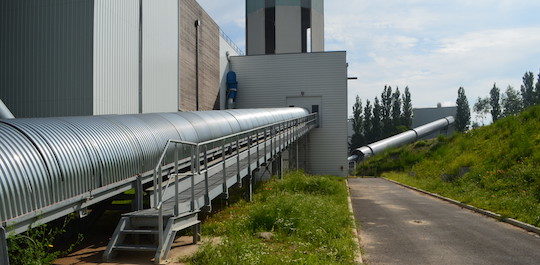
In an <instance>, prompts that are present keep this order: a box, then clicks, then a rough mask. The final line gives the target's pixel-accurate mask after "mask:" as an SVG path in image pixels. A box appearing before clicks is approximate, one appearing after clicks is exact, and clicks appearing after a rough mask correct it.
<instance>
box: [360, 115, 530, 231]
mask: <svg viewBox="0 0 540 265" xmlns="http://www.w3.org/2000/svg"><path fill="white" fill-rule="evenodd" d="M357 174H358V175H373V176H381V175H382V176H384V177H387V178H389V179H392V180H396V181H398V182H401V183H404V184H408V185H411V186H414V187H418V188H420V189H424V190H427V191H430V192H434V193H438V194H441V195H443V196H446V197H450V198H453V199H455V200H459V201H461V202H465V203H468V204H471V205H474V206H476V207H480V208H483V209H487V210H490V211H493V212H496V213H499V214H501V215H503V216H505V217H511V218H515V219H518V220H520V221H523V222H526V223H529V224H532V225H535V226H540V106H537V107H533V108H530V109H528V110H526V111H525V112H523V113H521V114H520V115H518V116H513V117H507V118H504V119H502V120H499V121H497V122H496V123H494V124H492V125H490V126H486V127H482V128H478V129H475V130H472V131H470V132H468V133H466V134H456V135H454V136H452V137H450V138H443V137H439V138H438V139H435V140H430V141H422V142H417V143H414V144H411V145H408V146H405V147H402V148H398V149H395V150H390V151H388V152H386V153H385V154H384V155H381V156H377V157H374V158H372V159H368V160H367V161H366V162H365V163H362V164H360V165H359V166H358V168H357Z"/></svg>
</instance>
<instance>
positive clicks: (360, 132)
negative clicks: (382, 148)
mask: <svg viewBox="0 0 540 265" xmlns="http://www.w3.org/2000/svg"><path fill="white" fill-rule="evenodd" d="M351 120H352V127H353V132H354V133H353V135H352V138H351V142H350V143H349V147H350V149H351V150H353V149H356V148H359V147H361V146H364V145H366V144H369V143H373V142H376V141H379V140H382V139H384V138H387V137H390V136H392V135H394V134H397V133H401V132H404V131H406V130H409V129H410V128H411V125H412V102H411V93H410V91H409V87H405V91H404V93H403V94H401V92H400V90H399V87H396V89H395V90H392V87H390V86H385V87H384V89H383V92H382V93H381V99H380V100H379V98H378V97H375V99H374V100H373V103H372V102H371V101H370V100H366V103H365V106H364V105H363V103H362V100H361V99H360V97H359V96H356V101H355V103H354V105H353V117H352V119H351Z"/></svg>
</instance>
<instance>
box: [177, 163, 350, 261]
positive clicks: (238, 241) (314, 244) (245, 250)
mask: <svg viewBox="0 0 540 265" xmlns="http://www.w3.org/2000/svg"><path fill="white" fill-rule="evenodd" d="M347 196H348V194H347V187H346V186H345V183H344V180H343V179H340V178H336V177H329V176H309V175H306V174H304V173H301V172H293V173H290V174H287V175H286V176H285V178H284V179H283V180H272V181H270V182H269V183H266V184H265V185H264V186H263V187H262V190H261V191H260V192H259V193H257V194H256V196H255V200H254V202H253V203H246V202H240V203H238V204H236V205H233V206H231V207H229V208H228V209H226V210H225V211H223V212H221V213H219V214H218V215H216V216H214V217H213V218H212V219H210V220H208V221H207V222H206V223H205V224H204V225H203V232H204V233H207V234H208V235H211V236H215V237H220V238H222V239H223V242H221V243H220V244H217V245H216V244H206V245H204V247H203V248H202V249H200V250H199V251H198V252H197V253H196V254H195V255H194V256H192V257H190V258H188V259H187V261H189V262H191V263H192V264H354V255H355V251H356V245H355V243H354V241H353V235H352V233H351V228H352V227H353V223H352V219H351V216H350V213H349V210H348V206H347ZM258 232H272V233H274V235H275V236H274V237H273V238H272V239H270V240H263V239H260V238H258V237H257V233H258Z"/></svg>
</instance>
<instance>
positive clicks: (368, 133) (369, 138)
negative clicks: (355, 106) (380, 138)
mask: <svg viewBox="0 0 540 265" xmlns="http://www.w3.org/2000/svg"><path fill="white" fill-rule="evenodd" d="M372 113H373V110H372V106H371V102H370V101H369V99H368V100H366V106H365V107H364V127H363V128H362V129H363V134H364V137H365V139H366V142H367V143H368V144H370V143H372V142H373V127H372V126H371V124H372V121H373V116H372Z"/></svg>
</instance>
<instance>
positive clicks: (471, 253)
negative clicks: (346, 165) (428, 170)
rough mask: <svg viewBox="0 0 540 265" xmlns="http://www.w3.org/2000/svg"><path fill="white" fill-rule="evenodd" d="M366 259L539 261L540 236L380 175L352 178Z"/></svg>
mask: <svg viewBox="0 0 540 265" xmlns="http://www.w3.org/2000/svg"><path fill="white" fill-rule="evenodd" d="M349 187H350V190H351V197H352V198H351V199H352V205H353V209H354V215H355V217H356V220H357V222H358V223H359V232H360V237H361V242H362V245H363V247H364V250H365V255H364V261H365V262H366V263H367V264H370V265H378V264H396V265H398V264H399V265H406V264H414V265H418V264H437V265H441V264H452V265H457V264H467V265H469V264H471V265H472V264H486V265H487V264H489V265H491V264H509V265H510V264H512V265H518V264H531V265H533V264H534V265H539V264H540V237H538V236H537V235H534V234H531V233H527V232H526V231H524V230H521V229H518V228H515V227H513V226H511V225H508V224H506V223H501V222H498V221H496V220H493V219H490V218H487V217H485V216H482V215H479V214H476V213H473V212H471V211H468V210H465V209H461V208H460V207H458V206H455V205H453V204H450V203H447V202H444V201H441V200H438V199H435V198H433V197H430V196H427V195H424V194H421V193H418V192H415V191H412V190H409V189H406V188H404V187H401V186H399V185H396V184H393V183H391V182H389V181H387V180H384V179H360V178H358V179H350V180H349Z"/></svg>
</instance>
